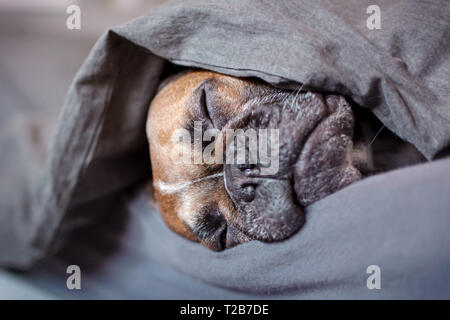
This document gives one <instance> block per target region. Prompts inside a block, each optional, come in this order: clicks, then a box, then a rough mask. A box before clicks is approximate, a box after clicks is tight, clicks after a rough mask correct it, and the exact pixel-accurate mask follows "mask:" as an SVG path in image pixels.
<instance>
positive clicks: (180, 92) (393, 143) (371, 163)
mask: <svg viewBox="0 0 450 320" xmlns="http://www.w3.org/2000/svg"><path fill="white" fill-rule="evenodd" d="M355 110H356V111H355ZM368 114H369V113H368V112H366V111H364V110H363V108H359V109H358V108H356V109H355V108H352V106H351V105H350V103H349V102H348V101H347V99H346V98H344V97H343V96H340V95H336V94H323V93H319V92H309V91H302V88H300V89H298V90H288V89H282V88H275V87H273V86H271V85H269V84H267V83H264V82H262V81H259V80H256V79H248V78H236V77H232V76H228V75H223V74H219V73H216V72H212V71H203V70H188V71H185V72H183V73H181V74H177V75H174V76H171V77H169V78H168V79H167V80H166V81H164V82H163V83H162V85H161V86H160V89H159V91H158V92H157V94H156V96H155V97H154V99H153V101H152V102H151V105H150V108H149V112H148V118H147V124H146V134H147V139H148V143H149V149H150V157H151V166H152V178H153V187H154V197H155V199H156V202H157V204H158V206H159V209H160V212H161V214H162V217H163V219H164V221H165V223H166V224H167V226H168V227H169V228H170V229H172V230H173V231H175V232H176V233H178V234H179V235H181V236H183V237H185V238H187V239H190V240H193V241H200V242H201V243H202V244H203V245H204V246H205V247H207V248H209V249H212V250H216V251H219V250H223V249H225V248H230V247H233V246H235V245H237V244H241V243H245V242H248V241H251V240H259V241H263V242H272V241H280V240H283V239H286V238H288V237H289V236H291V235H292V234H294V233H295V232H297V231H298V230H299V229H300V228H301V227H302V225H303V224H304V223H305V212H304V208H305V207H307V206H308V205H310V204H312V203H314V202H316V201H318V200H320V199H322V198H324V197H326V196H328V195H330V194H332V193H334V192H336V191H338V190H340V189H342V188H344V187H346V186H348V185H349V184H351V183H354V182H356V181H359V180H360V179H362V178H363V177H365V176H368V175H371V174H374V173H377V172H379V171H385V170H390V169H392V168H395V167H399V166H404V165H409V164H412V163H417V162H421V161H423V160H424V159H423V157H422V156H421V155H420V153H418V152H417V150H415V149H414V148H413V147H412V146H411V145H409V144H407V143H406V142H404V141H403V140H401V139H399V138H396V137H395V136H394V135H393V134H391V135H390V136H389V139H388V140H389V143H390V148H386V147H385V146H386V141H384V142H383V136H385V135H386V132H388V131H389V130H388V129H387V128H384V126H382V124H381V123H380V122H375V123H374V122H373V121H374V119H375V118H374V117H373V116H372V117H373V118H374V119H371V121H372V122H371V121H368V120H367V118H368ZM375 121H376V119H375ZM377 126H379V127H378V128H377ZM380 128H381V130H380ZM211 130H213V131H214V130H215V132H216V133H217V134H216V135H209V136H208V137H207V139H204V138H205V133H207V132H208V131H211ZM233 130H241V131H240V132H241V133H242V132H244V133H245V132H250V131H251V132H253V133H255V132H256V135H257V140H258V141H259V142H260V141H263V140H264V139H262V137H263V134H262V133H265V136H264V137H265V138H266V140H264V141H263V143H262V144H261V143H260V144H258V145H257V146H258V148H261V147H264V146H265V147H267V148H269V149H270V148H272V147H273V148H272V149H273V150H270V154H271V155H276V157H272V158H270V161H269V162H270V163H267V161H266V162H264V163H263V161H262V159H261V155H257V156H256V158H255V157H253V158H252V157H251V155H249V154H250V152H249V145H250V142H249V141H248V140H249V139H247V138H249V136H250V135H249V136H244V140H245V139H247V140H245V141H244V143H242V144H241V147H240V148H239V147H236V144H237V141H238V140H239V138H236V135H235V136H232V137H231V138H230V137H229V136H227V134H226V133H228V132H230V131H233ZM264 130H265V131H264ZM274 130H275V131H274ZM377 130H378V132H376V131H377ZM383 130H384V131H385V132H383V133H382V134H380V131H383ZM268 131H273V132H275V133H276V134H274V135H273V137H274V139H267V137H268V136H269V135H268V134H267V132H268ZM179 132H181V134H179ZM261 132H262V133H261ZM374 132H375V133H374ZM183 135H184V136H187V137H188V138H186V139H180V136H181V137H183ZM375 135H377V136H378V138H377V139H374V137H375ZM192 137H194V138H192ZM270 137H271V138H272V136H270ZM371 140H373V141H371ZM374 141H376V142H377V143H373V142H374ZM380 141H381V142H382V143H379V142H380ZM377 144H378V146H380V145H381V146H382V147H381V149H380V148H378V151H377V152H374V150H375V149H376V148H374V147H376V146H377ZM218 145H221V146H222V148H217V146H218ZM231 146H234V148H231ZM275 147H276V148H275ZM196 148H199V149H197V150H201V151H204V150H205V149H207V148H209V150H210V151H211V154H212V155H213V158H214V157H215V158H214V159H217V158H218V157H219V158H220V159H225V161H196V159H195V157H196V155H195V152H194V155H192V154H189V151H192V150H194V149H196ZM383 148H384V150H385V151H386V149H389V150H387V152H384V151H383ZM401 148H403V149H405V150H406V149H407V150H409V151H408V152H410V154H411V156H408V157H406V158H407V161H402V160H401V159H402V157H400V160H398V157H397V158H396V159H397V160H395V161H394V160H392V159H394V158H395V157H390V156H388V155H387V154H390V153H392V150H395V149H401ZM186 150H187V151H188V154H187V156H186V157H184V160H185V161H178V160H179V159H180V158H181V156H179V155H181V154H183V152H184V151H186ZM228 150H232V152H231V153H228ZM239 150H241V151H242V150H243V151H244V153H245V155H244V157H242V158H241V160H242V159H243V161H241V163H239V162H238V161H236V159H235V158H234V156H235V155H236V153H237V151H239ZM380 150H381V151H380ZM386 159H389V161H386ZM203 160H204V159H203ZM210 160H211V159H210ZM251 160H253V161H251ZM266 160H267V159H266ZM264 170H265V171H266V173H265V174H263V171H264Z"/></svg>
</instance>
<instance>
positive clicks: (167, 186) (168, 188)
mask: <svg viewBox="0 0 450 320" xmlns="http://www.w3.org/2000/svg"><path fill="white" fill-rule="evenodd" d="M222 176H223V172H219V173H215V174H212V175H209V176H206V177H202V178H197V179H193V180H191V181H182V182H175V183H168V182H164V181H161V180H158V181H156V182H155V186H156V188H158V190H159V191H160V192H161V193H163V194H172V193H177V192H180V191H182V190H183V189H185V188H187V187H189V186H191V185H193V184H194V183H198V182H202V181H206V180H210V179H215V178H220V177H222Z"/></svg>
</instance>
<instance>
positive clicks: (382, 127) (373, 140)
mask: <svg viewBox="0 0 450 320" xmlns="http://www.w3.org/2000/svg"><path fill="white" fill-rule="evenodd" d="M383 129H384V125H382V126H381V128H380V130H378V132H377V133H376V134H375V136H374V137H373V139H372V141H370V143H369V147H370V146H371V145H372V143H374V142H375V139H376V138H377V137H378V135H379V134H380V132H381V130H383Z"/></svg>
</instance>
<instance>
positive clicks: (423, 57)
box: [0, 0, 450, 297]
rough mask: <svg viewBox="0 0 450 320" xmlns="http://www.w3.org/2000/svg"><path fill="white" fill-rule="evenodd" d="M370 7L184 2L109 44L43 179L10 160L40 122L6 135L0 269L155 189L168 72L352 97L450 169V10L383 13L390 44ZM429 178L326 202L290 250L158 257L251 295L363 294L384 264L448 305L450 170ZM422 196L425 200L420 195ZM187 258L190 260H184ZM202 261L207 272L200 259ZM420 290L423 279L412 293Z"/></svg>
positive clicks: (72, 104)
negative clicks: (158, 116)
mask: <svg viewBox="0 0 450 320" xmlns="http://www.w3.org/2000/svg"><path fill="white" fill-rule="evenodd" d="M370 4H372V3H371V2H370V1H367V2H365V1H356V0H355V1H345V2H342V3H339V4H337V3H336V2H335V1H325V0H323V1H314V2H310V1H277V2H266V1H243V0H239V1H226V2H224V1H217V2H214V1H201V0H193V1H180V2H172V3H169V4H167V5H164V6H161V7H160V8H158V9H157V10H154V11H152V12H151V13H149V14H147V15H144V16H142V17H140V18H138V19H136V20H135V21H132V22H130V23H128V24H125V25H121V26H118V27H114V28H112V29H111V30H108V31H107V32H106V33H105V34H104V35H103V36H102V37H101V38H100V39H99V41H98V42H97V44H96V45H95V46H94V48H93V49H92V51H91V53H90V55H89V56H88V58H87V59H86V61H85V63H84V64H83V66H82V68H81V69H80V71H79V72H78V74H77V75H76V77H75V80H74V82H73V84H72V86H71V89H70V91H69V93H68V95H67V99H66V102H65V105H64V107H63V111H62V114H61V115H60V119H59V122H58V130H57V134H56V136H55V139H54V141H53V144H52V148H51V151H50V154H49V156H48V158H47V161H46V165H45V168H46V169H45V171H44V174H43V176H42V177H39V174H38V173H39V170H38V168H39V166H38V165H36V163H38V162H39V159H35V157H36V153H35V152H32V151H33V149H32V148H27V147H24V148H22V147H21V148H17V149H18V150H14V147H15V146H17V143H16V142H15V140H12V138H11V137H14V138H17V137H18V136H26V132H28V131H27V130H26V129H25V128H29V127H30V125H29V123H25V124H24V123H21V124H18V125H17V126H16V127H14V126H13V130H11V131H8V130H2V136H1V140H0V146H1V148H2V154H1V156H0V177H1V178H2V184H1V189H0V263H1V264H2V265H5V266H11V267H15V268H30V267H31V266H33V265H34V264H35V263H36V262H37V261H40V260H41V259H43V258H45V257H47V256H49V255H50V254H51V253H53V252H55V251H56V250H57V249H58V248H60V247H61V245H62V244H63V243H64V239H65V237H66V236H67V234H68V231H70V230H73V229H76V228H77V227H79V226H84V227H87V226H88V225H90V224H96V223H99V221H100V222H101V221H104V219H105V215H111V214H114V212H115V210H116V208H118V207H120V199H121V195H123V194H125V193H126V192H127V191H128V190H129V189H130V188H133V187H134V186H136V185H138V184H139V183H141V182H143V181H145V180H146V179H149V178H150V162H149V158H148V152H147V145H146V140H145V130H144V124H145V119H146V113H147V109H148V105H149V103H150V101H151V99H152V97H153V95H154V94H155V90H156V88H157V86H158V84H159V82H160V78H161V75H162V73H163V71H164V69H165V68H166V67H168V66H169V62H171V63H173V64H177V65H183V66H190V67H200V68H205V69H210V70H215V71H218V72H222V73H226V74H230V75H234V76H254V77H258V78H260V79H262V80H265V81H267V82H269V83H271V84H273V85H275V86H282V87H290V88H296V87H298V86H300V85H301V84H303V85H304V86H305V88H306V89H311V90H320V91H326V92H337V93H340V94H344V95H347V96H348V97H350V98H351V99H353V100H354V101H356V102H357V103H359V104H360V105H362V106H364V107H367V108H370V110H372V111H373V113H374V114H375V115H376V116H377V117H378V118H379V119H380V120H381V121H382V122H383V123H384V125H385V126H386V127H388V128H389V129H391V130H392V131H393V132H395V133H396V134H397V135H399V136H400V137H401V138H403V139H405V140H407V141H409V142H411V143H412V144H414V145H415V146H416V147H417V149H418V150H420V151H421V152H422V153H423V154H424V156H425V157H427V158H428V159H429V160H433V159H435V158H438V157H442V156H444V155H446V154H448V150H449V143H450V108H449V107H450V106H449V102H448V101H450V81H449V74H450V60H449V58H448V57H449V53H450V42H449V33H450V24H449V21H450V4H449V3H448V2H447V1H444V0H443V1H430V2H427V3H426V4H425V3H422V2H421V1H407V2H406V1H402V2H392V1H378V5H379V6H380V8H381V29H379V30H369V29H368V28H367V26H366V19H367V18H368V17H369V15H368V14H366V9H367V7H368V6H369V5H370ZM168 111H169V110H168ZM25 140H26V141H28V140H27V139H25ZM29 142H30V144H33V143H36V141H34V140H33V139H31V140H30V141H29ZM3 150H5V151H3ZM30 150H31V151H30ZM6 151H8V152H6ZM10 151H11V152H10ZM12 163H14V164H15V165H14V166H12V165H11V164H12ZM429 166H430V167H427V166H419V167H418V168H417V170H418V171H414V170H413V171H404V172H412V174H416V173H417V174H418V172H420V174H418V177H420V179H419V180H417V178H416V179H415V180H411V179H410V178H409V174H410V173H406V174H398V175H399V176H401V177H402V178H400V177H399V176H397V175H395V174H393V175H387V177H389V178H381V176H380V178H374V179H373V180H375V181H378V180H376V179H385V180H381V181H383V183H375V184H371V182H370V181H372V180H368V182H365V181H363V182H361V183H358V184H355V185H353V186H350V187H349V188H348V189H349V190H357V188H361V189H360V190H361V192H362V191H363V190H365V192H367V193H368V195H373V198H370V197H369V196H367V197H369V198H366V197H361V198H358V197H356V198H354V199H353V198H352V197H350V196H349V197H347V196H346V194H345V192H344V193H343V192H340V193H337V194H335V195H332V196H331V197H328V198H326V199H324V200H323V201H321V202H319V203H318V204H316V205H313V206H311V208H308V209H307V219H308V222H307V225H306V227H305V230H302V231H301V232H300V233H299V234H298V235H296V236H295V237H293V238H292V239H291V240H288V241H285V242H282V243H277V244H262V243H257V242H255V243H250V244H248V245H244V246H240V247H238V248H235V249H231V250H229V251H226V252H224V253H222V254H221V255H219V256H214V259H210V258H209V255H211V254H212V253H208V252H205V250H206V249H204V248H203V247H201V246H199V245H196V244H194V243H188V244H187V240H184V239H179V238H178V237H177V236H175V235H173V234H171V233H167V239H166V238H161V240H160V243H159V244H158V246H156V247H149V251H150V252H149V254H152V252H156V251H158V250H161V248H166V250H165V251H164V255H165V257H166V258H165V259H167V260H169V262H168V263H172V264H173V263H176V261H182V262H183V265H186V264H187V265H189V266H190V267H188V268H187V269H186V272H187V273H188V274H190V275H192V276H194V277H200V278H202V280H204V281H206V282H209V283H211V284H213V285H215V286H222V287H229V288H231V289H233V290H242V291H245V292H251V293H255V294H256V293H258V294H267V293H271V294H273V293H280V294H289V293H292V294H293V295H295V293H298V292H307V291H308V290H312V291H314V290H317V292H322V293H323V296H324V297H325V296H327V294H330V295H331V296H336V295H335V294H336V292H343V291H345V290H349V291H347V292H354V293H356V291H351V290H353V289H354V288H355V286H356V284H358V285H361V282H364V279H365V277H366V276H367V275H366V274H365V272H364V271H365V270H362V271H361V272H362V273H361V275H360V277H359V276H356V273H355V272H358V275H359V272H360V268H361V267H362V266H363V265H371V264H382V266H381V265H380V267H382V270H387V271H388V272H390V271H392V272H391V273H390V275H391V276H388V277H387V278H388V279H391V280H392V281H391V282H390V283H391V285H392V286H395V287H396V288H398V290H397V291H395V294H400V295H401V296H404V294H406V293H409V294H410V296H421V294H422V293H424V292H425V293H427V292H428V293H434V295H436V296H439V297H442V296H447V297H448V296H449V292H450V291H449V288H448V283H449V281H448V278H445V277H448V275H446V273H445V272H444V271H447V274H448V270H449V261H448V254H445V252H448V249H449V243H450V241H449V238H448V235H446V233H445V230H443V229H444V228H445V227H447V226H448V225H449V224H448V222H449V217H448V216H449V210H448V209H447V208H448V205H449V204H450V203H449V200H448V198H447V197H445V196H444V195H445V194H448V191H449V185H448V182H447V183H446V181H448V179H446V178H448V172H449V171H450V170H449V167H448V161H443V162H440V164H438V163H436V164H430V165H429ZM431 168H432V169H431ZM400 172H403V171H400ZM24 173H28V175H27V176H24ZM446 174H447V175H446ZM412 183H415V185H414V188H419V187H418V186H420V189H417V190H416V189H414V188H413V189H414V190H416V191H415V192H409V191H408V190H409V188H410V187H411V185H412ZM385 185H386V186H389V187H388V188H387V189H386V190H385V189H384V187H383V186H385ZM363 186H366V187H363ZM367 186H369V187H367ZM370 186H372V187H370ZM393 186H397V187H396V188H393ZM436 186H439V188H437V187H436ZM364 188H368V189H364ZM345 190H347V189H345ZM419 190H420V191H419ZM343 191H344V190H343ZM346 192H349V191H346ZM355 192H356V191H355ZM359 192H360V191H358V192H356V193H357V194H359ZM444 192H446V193H444ZM370 199H371V200H370ZM415 201H416V202H418V203H416V202H415ZM419 203H420V205H419ZM413 204H415V206H412V205H413ZM318 208H319V209H320V208H322V210H319V209H318ZM419 209H420V210H419ZM315 211H321V213H322V214H318V215H315V214H314V212H315ZM331 217H333V219H331ZM337 217H341V219H337ZM313 222H314V223H313ZM427 223H428V224H429V225H427ZM371 225H373V226H374V227H373V228H370V227H369V226H371ZM161 228H163V226H162V225H161ZM161 228H158V229H157V230H161ZM308 228H309V229H308ZM311 228H313V229H311ZM306 230H309V233H307V231H306ZM369 231H370V232H369ZM148 232H150V231H148ZM308 234H309V235H310V236H308ZM312 235H314V236H312ZM367 237H369V240H370V241H369V240H368V239H367ZM162 239H164V241H163V240H162ZM171 239H172V240H171ZM406 239H408V240H406ZM375 240H376V241H375ZM171 241H172V242H171ZM170 243H175V244H177V243H179V244H180V246H177V245H170ZM337 243H339V244H340V245H339V246H337V247H336V246H334V245H333V244H337ZM181 244H184V245H186V246H189V248H190V249H189V250H188V251H180V248H182V247H183V245H181ZM166 246H167V247H166ZM303 248H309V249H305V250H306V251H303ZM369 248H373V250H372V249H370V250H369V251H370V252H367V251H368V249H369ZM152 250H154V251H152ZM330 250H333V251H330ZM187 252H189V256H186V253H187ZM370 253H373V254H374V255H373V256H372V255H371V254H370ZM197 254H198V255H204V257H206V258H205V259H200V258H199V259H197V260H196V259H195V258H190V257H196V255H197ZM331 257H333V258H332V259H331ZM371 257H372V258H373V259H372V258H371ZM180 258H183V260H178V259H180ZM191 260H192V264H191V263H186V261H191ZM373 260H375V261H373ZM349 261H355V266H358V269H357V271H352V270H353V269H351V267H350V266H349V265H348V263H349ZM200 262H203V263H201V264H200ZM413 262H414V263H413ZM179 263H181V262H179ZM406 266H408V267H410V268H409V269H408V268H407V269H406V270H407V272H405V273H402V272H401V270H403V269H404V268H406ZM191 267H192V269H190V268H191ZM348 268H350V269H349V270H348ZM218 269H220V270H221V272H219V273H218V272H217V270H218ZM325 270H327V272H329V273H328V276H326V274H327V273H325ZM333 270H336V271H333ZM345 270H347V271H345ZM355 270H356V269H355ZM428 270H433V271H430V272H433V277H432V278H430V281H429V282H427V281H426V280H427V279H428V278H427V277H426V275H427V274H428ZM388 274H389V273H388ZM415 274H417V275H418V276H417V278H415ZM262 276H263V278H261V277H262ZM405 279H406V280H405ZM408 279H409V280H408ZM411 279H419V280H417V281H418V282H417V284H416V285H415V286H414V285H412V284H411V283H416V282H414V281H412V282H411ZM394 280H395V281H394ZM426 283H429V284H426ZM445 283H447V286H445V285H444V284H445ZM363 286H364V283H363ZM386 286H388V283H386ZM427 286H429V287H427ZM324 288H334V289H333V290H334V291H327V290H325V289H324ZM352 288H353V289H352ZM409 288H412V289H411V290H413V291H410V290H409ZM427 288H428V290H426V289H427ZM322 289H324V290H322ZM365 290H367V288H366V289H365ZM312 291H311V292H312ZM419 291H420V292H419ZM331 292H334V293H333V294H331ZM358 292H359V291H358ZM393 292H394V291H393ZM421 292H422V293H421ZM367 294H369V293H367ZM395 294H394V295H393V296H396V295H395ZM343 296H348V294H347V295H343Z"/></svg>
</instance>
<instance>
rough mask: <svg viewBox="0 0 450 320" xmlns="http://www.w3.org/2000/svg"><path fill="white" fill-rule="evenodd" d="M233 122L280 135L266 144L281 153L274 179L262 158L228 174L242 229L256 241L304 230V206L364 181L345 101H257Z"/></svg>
mask: <svg viewBox="0 0 450 320" xmlns="http://www.w3.org/2000/svg"><path fill="white" fill-rule="evenodd" d="M233 121H234V123H235V126H236V127H239V128H242V129H244V131H245V130H247V129H249V128H252V129H255V131H256V132H258V129H276V130H279V140H278V143H274V142H273V141H270V139H269V140H268V142H267V143H268V148H269V150H270V152H273V151H274V150H273V148H278V159H277V161H278V170H277V172H276V173H274V174H270V175H263V174H262V171H263V169H264V167H265V166H267V164H263V163H262V162H261V161H260V160H261V159H260V158H258V161H257V162H256V163H249V160H248V159H249V157H247V158H246V163H244V164H226V165H225V168H224V179H225V187H226V190H227V192H228V194H229V195H230V197H231V199H232V201H233V203H234V205H235V206H236V208H237V209H238V211H239V213H240V214H241V215H242V219H241V221H243V222H242V223H243V224H245V225H243V226H239V229H240V230H245V234H246V235H247V236H249V237H250V238H252V239H256V240H261V241H279V240H283V239H285V238H287V237H289V236H290V235H292V234H293V233H295V232H296V231H297V230H299V229H300V228H301V226H302V225H303V224H304V222H305V216H304V213H303V210H302V209H303V208H304V207H305V206H307V205H309V204H311V203H313V202H315V201H318V200H320V199H322V198H323V197H325V196H327V195H329V194H331V193H333V192H336V191H337V190H339V189H341V188H343V187H345V186H347V185H348V184H350V183H352V182H354V181H356V180H359V179H360V177H361V175H360V173H359V171H358V170H357V169H356V168H354V167H353V165H352V159H351V151H352V135H353V123H354V119H353V114H352V111H351V108H350V106H349V105H348V103H347V102H346V101H345V99H344V98H343V97H341V96H336V95H329V96H323V95H321V94H317V93H305V94H297V95H294V94H291V93H286V94H285V95H279V96H278V99H272V100H271V101H270V102H269V103H263V104H258V103H257V101H255V103H254V105H252V106H250V107H249V108H248V109H247V111H246V112H245V114H243V115H240V116H239V119H234V120H233ZM260 146H261V144H259V147H260ZM227 163H228V162H227ZM269 165H270V164H269Z"/></svg>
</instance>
